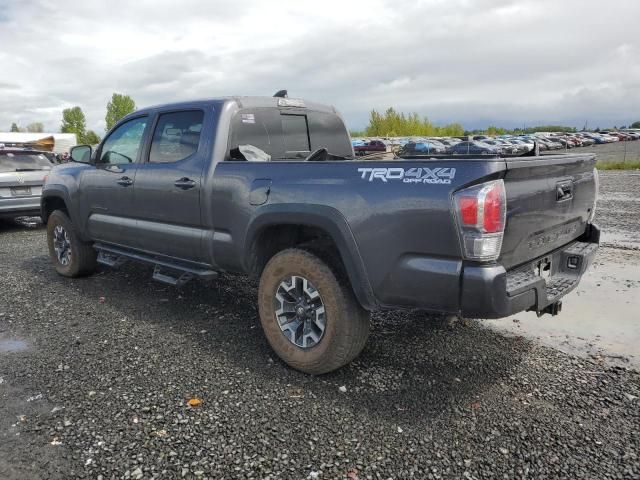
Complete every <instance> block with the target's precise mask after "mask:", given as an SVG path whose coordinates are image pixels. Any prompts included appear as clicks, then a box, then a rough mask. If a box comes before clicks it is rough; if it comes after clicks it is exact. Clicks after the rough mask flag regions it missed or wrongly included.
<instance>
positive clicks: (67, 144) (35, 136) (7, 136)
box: [0, 132, 78, 153]
mask: <svg viewBox="0 0 640 480" xmlns="http://www.w3.org/2000/svg"><path fill="white" fill-rule="evenodd" d="M0 143H3V144H4V145H6V146H26V147H31V148H37V149H40V150H45V151H48V152H54V153H64V152H68V151H69V150H70V149H71V147H74V146H75V145H77V144H78V141H77V140H76V134H75V133H46V132H43V133H31V132H0Z"/></svg>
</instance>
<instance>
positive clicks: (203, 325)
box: [0, 180, 640, 480]
mask: <svg viewBox="0 0 640 480" xmlns="http://www.w3.org/2000/svg"><path fill="white" fill-rule="evenodd" d="M621 181H622V180H621ZM617 184H619V183H618V181H617V180H615V181H611V183H610V185H611V186H615V185H617ZM605 185H607V181H603V186H605ZM602 211H603V209H601V210H600V212H602ZM601 214H602V213H600V214H599V215H601ZM621 218H622V217H621ZM637 218H638V217H637V216H634V217H627V218H626V222H627V223H631V224H633V225H636V224H637ZM607 221H609V219H607ZM611 221H613V220H611ZM616 221H617V220H616ZM623 221H624V220H620V222H623ZM631 228H635V227H631ZM44 239H45V232H44V230H43V229H42V228H41V227H35V228H33V227H31V228H28V227H24V226H10V225H0V266H1V271H2V275H1V276H0V289H1V290H0V291H2V295H1V296H0V478H2V479H24V478H47V479H49V478H51V479H69V478H103V479H105V480H106V479H109V478H132V479H140V478H153V477H156V478H212V479H220V478H256V479H267V478H274V479H275V478H281V479H306V478H319V479H335V478H349V479H352V480H353V479H355V478H359V479H364V478H373V479H387V478H393V479H405V478H417V479H423V478H468V479H472V478H478V479H479V478H536V479H537V478H594V479H596V478H597V479H604V478H640V453H639V452H640V398H639V397H640V374H638V373H637V372H635V371H633V370H629V369H626V368H622V367H613V366H609V365H607V364H603V363H601V362H593V361H589V360H586V359H580V358H577V357H573V356H569V355H566V354H563V353H560V352H558V351H556V350H553V349H550V348H547V347H543V346H540V345H538V344H536V343H533V342H531V341H528V340H526V339H524V338H523V337H520V336H505V335H502V334H500V333H498V332H495V331H492V330H489V329H486V328H482V327H481V326H480V325H479V324H478V323H477V322H462V323H456V324H454V325H449V324H446V323H445V322H442V321H438V320H437V319H433V318H429V317H427V316H425V315H424V314H420V313H415V312H391V313H382V314H377V315H375V316H374V319H373V330H372V336H371V339H370V341H369V344H368V346H367V347H366V349H365V351H364V352H363V354H362V355H361V356H360V358H359V359H358V360H357V361H355V362H354V363H353V364H352V365H350V366H348V367H346V368H344V369H342V370H340V371H338V372H335V373H332V374H329V375H325V376H322V377H311V376H306V375H303V374H299V373H297V372H295V371H292V370H290V369H289V368H287V367H286V366H284V365H283V364H282V363H281V362H280V361H279V360H278V359H277V358H276V357H275V356H274V355H273V354H272V352H271V351H270V349H269V347H268V345H267V344H266V341H265V339H264V338H263V336H262V333H261V331H260V326H259V321H258V318H257V312H256V308H255V298H256V287H255V284H253V283H251V282H247V281H246V280H245V279H244V278H241V277H235V276H225V277H224V278H222V279H220V280H218V281H216V282H212V283H205V282H192V283H190V284H188V285H186V286H185V287H183V288H182V289H174V288H171V287H165V286H163V285H162V284H158V283H155V282H153V281H152V280H151V278H150V277H151V269H150V268H148V267H146V266H138V265H135V264H130V265H125V266H124V267H121V268H120V269H118V270H104V271H100V272H99V273H98V274H96V275H94V276H92V277H89V278H87V279H79V280H69V279H63V278H61V277H59V276H57V275H56V274H55V273H54V271H53V269H52V268H51V267H50V265H49V263H48V259H47V256H46V250H45V243H44ZM342 387H344V388H342ZM193 398H198V399H201V400H202V404H201V405H200V406H197V407H190V406H188V405H187V402H188V400H190V399H193Z"/></svg>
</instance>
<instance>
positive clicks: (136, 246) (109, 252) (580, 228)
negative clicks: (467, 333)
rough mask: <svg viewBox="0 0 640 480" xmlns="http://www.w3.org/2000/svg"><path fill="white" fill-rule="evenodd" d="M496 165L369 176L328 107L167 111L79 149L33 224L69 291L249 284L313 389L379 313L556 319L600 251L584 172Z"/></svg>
mask: <svg viewBox="0 0 640 480" xmlns="http://www.w3.org/2000/svg"><path fill="white" fill-rule="evenodd" d="M463 143H464V142H463ZM462 147H463V148H464V149H465V150H466V145H462ZM491 149H492V147H489V146H487V147H486V149H485V148H483V152H482V153H483V154H482V155H481V156H474V155H464V156H463V155H456V156H451V157H449V158H445V159H443V158H437V159H434V158H406V159H395V160H388V161H385V160H376V161H370V160H365V159H358V158H356V157H355V156H354V152H353V147H352V144H351V140H350V138H349V134H348V132H347V129H346V128H345V125H344V122H343V120H342V118H341V116H340V115H339V114H338V113H337V111H336V110H335V108H334V107H332V106H324V105H320V104H317V103H311V102H307V101H304V100H301V99H292V98H287V97H283V96H278V97H274V98H272V97H229V98H221V99H213V100H203V101H194V102H185V103H177V104H171V105H161V106H156V107H150V108H146V109H143V110H139V111H137V112H135V113H132V114H130V115H128V116H127V117H125V118H124V119H122V120H121V121H120V122H119V123H118V124H117V125H116V126H115V127H114V128H113V129H112V130H111V131H110V132H109V133H108V134H107V136H106V137H105V139H104V140H103V141H102V143H101V144H100V145H99V146H98V147H97V148H96V149H95V151H94V150H93V149H92V147H90V146H88V145H84V146H77V147H75V148H73V149H72V151H71V156H72V159H73V162H71V163H69V164H65V165H59V166H56V167H54V168H53V169H52V171H51V173H50V175H49V177H48V179H47V182H46V184H45V186H44V191H43V197H42V217H43V219H44V221H45V222H46V223H47V242H48V248H49V253H50V257H51V261H52V263H53V265H54V267H55V269H56V270H57V272H58V273H59V274H61V275H63V276H67V277H78V276H81V275H88V274H90V273H92V272H93V271H94V270H95V268H96V264H97V263H102V264H106V265H110V266H119V265H120V264H121V263H123V262H124V261H127V260H134V261H140V262H146V263H148V264H151V265H153V278H155V279H156V280H159V281H162V282H166V283H170V284H173V285H181V284H183V283H184V282H186V281H188V280H190V279H192V278H204V279H215V278H216V277H217V276H218V275H219V274H220V273H221V272H240V273H245V274H250V275H253V276H255V277H257V278H259V279H260V282H259V289H258V299H257V301H258V306H259V314H260V321H261V323H262V327H263V329H264V333H265V335H266V337H267V339H268V341H269V343H270V345H271V346H272V348H273V350H274V351H275V352H276V353H277V354H278V355H279V356H280V357H281V358H282V359H283V360H284V361H285V362H286V363H287V364H289V365H290V366H292V367H293V368H296V369H298V370H301V371H303V372H307V373H312V374H322V373H326V372H329V371H332V370H335V369H337V368H339V367H341V366H343V365H345V364H347V363H349V362H350V361H351V360H352V359H354V358H355V357H356V356H357V355H358V354H359V353H360V351H361V350H362V349H363V347H364V345H365V343H366V341H367V336H368V332H369V314H370V312H371V311H373V310H376V309H382V308H384V309H389V308H416V309H423V310H427V311H431V312H437V313H443V314H450V315H460V316H464V317H470V318H499V317H505V316H508V315H511V314H514V313H516V312H520V311H523V310H533V311H536V312H538V313H539V314H543V313H551V314H557V313H558V312H559V311H560V307H561V300H562V297H563V296H564V295H566V294H567V293H568V292H569V291H571V290H572V289H574V288H575V287H576V286H577V285H578V282H579V280H580V278H581V276H582V275H583V273H584V272H585V270H586V269H587V267H588V266H589V264H590V263H591V261H592V260H593V258H594V255H595V253H596V250H597V248H598V242H599V230H598V228H597V227H596V226H595V225H594V224H593V223H592V221H593V217H594V214H595V206H596V192H597V171H596V170H595V156H594V155H593V154H563V155H548V156H528V157H514V158H503V157H501V156H499V155H491V154H490V153H491ZM485 150H486V151H485ZM238 341H241V340H240V337H239V338H238Z"/></svg>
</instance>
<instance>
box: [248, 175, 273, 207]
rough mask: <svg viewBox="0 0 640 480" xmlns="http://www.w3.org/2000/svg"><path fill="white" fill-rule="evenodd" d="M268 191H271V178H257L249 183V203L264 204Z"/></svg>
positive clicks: (267, 197)
mask: <svg viewBox="0 0 640 480" xmlns="http://www.w3.org/2000/svg"><path fill="white" fill-rule="evenodd" d="M269 193H271V179H270V178H257V179H255V180H254V181H253V183H251V193H250V194H249V203H250V204H251V205H264V204H265V203H267V200H268V199H269Z"/></svg>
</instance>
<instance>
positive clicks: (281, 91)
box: [274, 90, 289, 98]
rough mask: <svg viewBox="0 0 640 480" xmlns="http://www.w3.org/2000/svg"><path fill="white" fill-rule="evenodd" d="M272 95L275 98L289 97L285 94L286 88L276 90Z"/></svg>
mask: <svg viewBox="0 0 640 480" xmlns="http://www.w3.org/2000/svg"><path fill="white" fill-rule="evenodd" d="M274 97H276V98H289V95H288V94H287V91H286V90H278V91H277V92H276V94H275V95H274Z"/></svg>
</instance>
